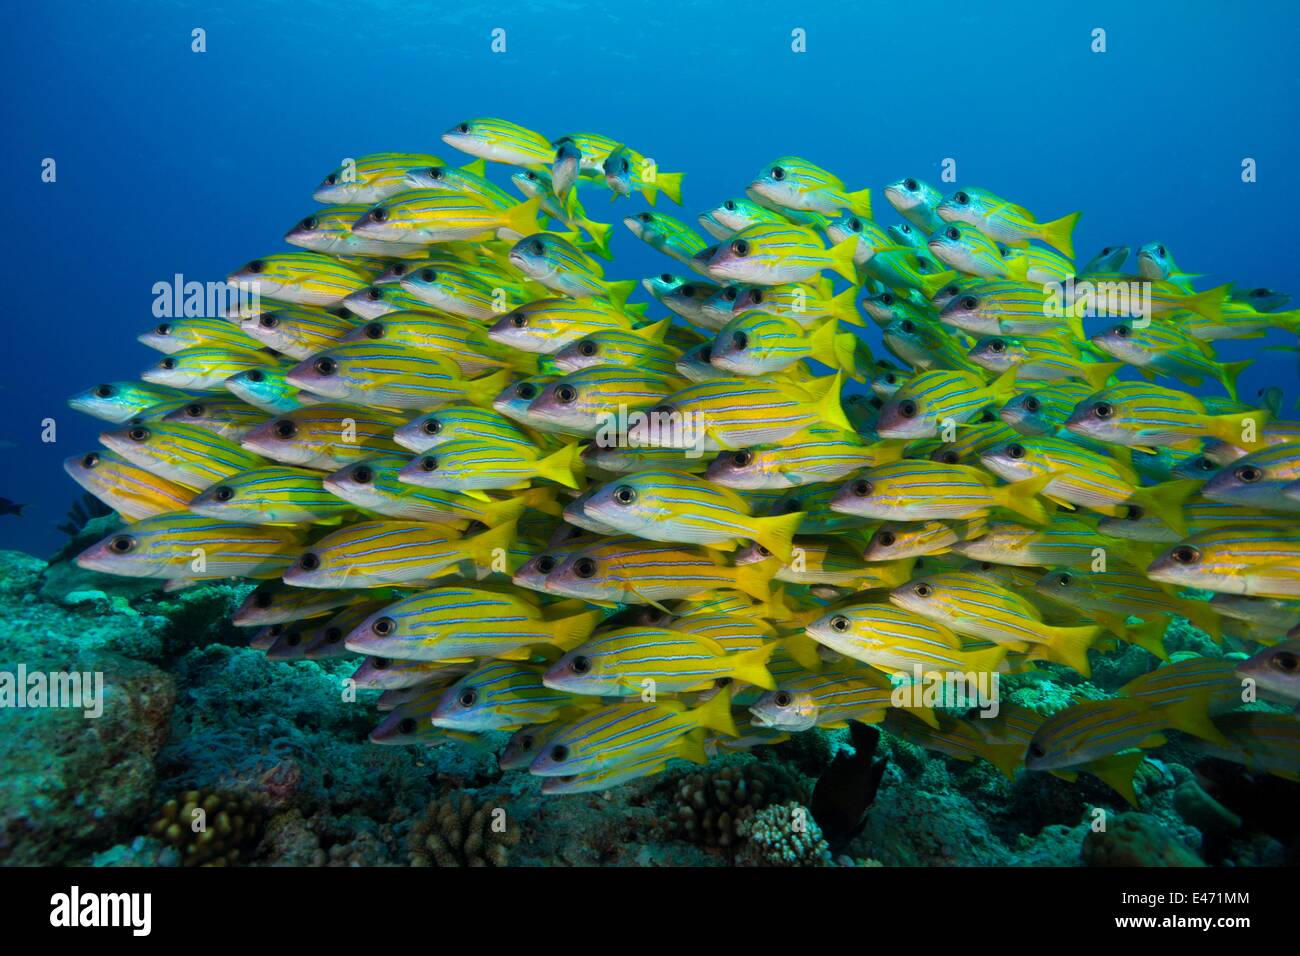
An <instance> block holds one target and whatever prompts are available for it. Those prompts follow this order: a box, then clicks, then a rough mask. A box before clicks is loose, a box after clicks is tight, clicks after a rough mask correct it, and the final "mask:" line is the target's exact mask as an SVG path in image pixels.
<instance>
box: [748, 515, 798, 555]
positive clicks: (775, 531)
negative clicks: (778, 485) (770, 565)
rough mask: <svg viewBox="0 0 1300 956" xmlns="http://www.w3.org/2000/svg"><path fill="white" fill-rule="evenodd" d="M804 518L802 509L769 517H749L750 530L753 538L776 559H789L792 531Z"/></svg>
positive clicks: (792, 546)
mask: <svg viewBox="0 0 1300 956" xmlns="http://www.w3.org/2000/svg"><path fill="white" fill-rule="evenodd" d="M803 519H804V513H803V512H802V511H792V512H791V513H790V514H786V515H772V516H771V517H769V518H751V519H750V530H751V531H752V532H753V537H754V540H755V541H757V542H758V543H759V544H761V545H762V546H763V547H765V548H767V550H769V551H771V552H772V554H774V555H775V556H776V558H777V560H778V561H783V562H784V561H789V560H790V556H791V553H792V552H793V550H794V533H795V532H796V531H798V530H799V524H800V522H802V521H803Z"/></svg>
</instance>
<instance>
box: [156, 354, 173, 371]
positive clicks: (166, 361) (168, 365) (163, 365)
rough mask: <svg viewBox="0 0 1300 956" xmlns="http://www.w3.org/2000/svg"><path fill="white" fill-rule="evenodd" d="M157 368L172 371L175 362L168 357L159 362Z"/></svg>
mask: <svg viewBox="0 0 1300 956" xmlns="http://www.w3.org/2000/svg"><path fill="white" fill-rule="evenodd" d="M158 367H159V368H166V369H172V368H175V367H176V360H175V359H174V358H171V357H170V356H168V357H167V358H165V359H163V360H162V361H161V362H159V363H158Z"/></svg>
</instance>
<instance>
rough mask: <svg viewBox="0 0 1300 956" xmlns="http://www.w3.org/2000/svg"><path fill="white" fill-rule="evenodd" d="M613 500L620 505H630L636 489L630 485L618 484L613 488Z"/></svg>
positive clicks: (633, 499) (634, 497)
mask: <svg viewBox="0 0 1300 956" xmlns="http://www.w3.org/2000/svg"><path fill="white" fill-rule="evenodd" d="M614 500H615V501H617V502H618V503H619V504H621V505H630V504H631V503H632V502H634V501H636V489H635V488H633V487H632V486H631V485H619V486H618V487H617V488H615V489H614Z"/></svg>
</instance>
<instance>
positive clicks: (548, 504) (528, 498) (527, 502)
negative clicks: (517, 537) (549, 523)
mask: <svg viewBox="0 0 1300 956" xmlns="http://www.w3.org/2000/svg"><path fill="white" fill-rule="evenodd" d="M512 500H514V501H518V502H520V507H521V508H532V509H533V510H534V511H540V512H541V513H542V514H546V515H554V516H556V517H558V516H560V515H562V514H564V509H563V508H562V507H560V504H559V502H557V501H556V500H555V489H554V488H552V487H548V486H546V485H540V486H538V487H536V488H529V489H528V490H527V491H525V492H523V493H521V494H519V495H517V496H516V497H515V498H514V499H512Z"/></svg>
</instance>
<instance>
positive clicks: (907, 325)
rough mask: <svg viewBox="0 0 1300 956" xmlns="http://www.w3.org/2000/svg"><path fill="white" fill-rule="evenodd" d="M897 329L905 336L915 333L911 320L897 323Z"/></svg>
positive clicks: (914, 324) (913, 323) (914, 326)
mask: <svg viewBox="0 0 1300 956" xmlns="http://www.w3.org/2000/svg"><path fill="white" fill-rule="evenodd" d="M898 327H899V328H900V329H902V330H903V332H904V333H905V334H906V335H911V334H912V333H913V332H915V331H916V323H915V322H913V321H912V320H911V319H904V320H903V321H902V322H900V323H899V326H898Z"/></svg>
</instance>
